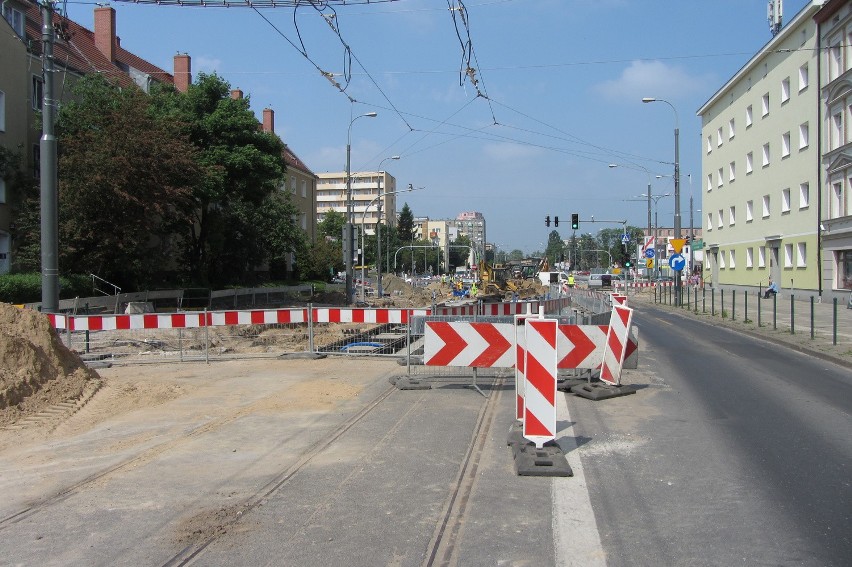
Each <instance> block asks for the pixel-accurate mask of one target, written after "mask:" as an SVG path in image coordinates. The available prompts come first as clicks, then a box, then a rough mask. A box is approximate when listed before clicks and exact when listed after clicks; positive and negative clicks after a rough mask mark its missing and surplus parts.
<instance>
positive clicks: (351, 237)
mask: <svg viewBox="0 0 852 567" xmlns="http://www.w3.org/2000/svg"><path fill="white" fill-rule="evenodd" d="M365 116H366V117H367V118H375V117H376V116H378V113H377V112H367V113H365V114H361V115H359V116H356V117H355V118H353V119H352V120H350V121H349V129H348V130H347V132H346V244H347V245H348V251H347V252H346V254H345V256H346V257H345V258H344V259H343V260H344V264H345V266H346V301H347V302H348V303H352V299H353V297H354V294H353V292H352V291H353V290H352V279H353V273H352V255H353V254H354V253H355V234H354V233H353V228H354V222H353V209H352V177H351V175H350V171H351V170H350V168H351V158H352V124H354V123H355V121H356V120H358V119H359V118H363V117H365ZM344 248H346V246H344Z"/></svg>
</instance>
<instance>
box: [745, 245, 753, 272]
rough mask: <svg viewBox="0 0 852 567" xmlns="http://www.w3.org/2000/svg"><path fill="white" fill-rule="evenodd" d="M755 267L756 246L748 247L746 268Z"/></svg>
mask: <svg viewBox="0 0 852 567" xmlns="http://www.w3.org/2000/svg"><path fill="white" fill-rule="evenodd" d="M753 267H754V248H751V247H749V248H746V268H753Z"/></svg>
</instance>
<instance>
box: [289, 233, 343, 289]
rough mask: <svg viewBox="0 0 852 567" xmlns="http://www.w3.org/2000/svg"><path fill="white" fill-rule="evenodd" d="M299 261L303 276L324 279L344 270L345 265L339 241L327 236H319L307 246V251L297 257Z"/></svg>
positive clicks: (300, 271)
mask: <svg viewBox="0 0 852 567" xmlns="http://www.w3.org/2000/svg"><path fill="white" fill-rule="evenodd" d="M297 263H298V266H299V273H300V274H301V276H302V277H303V278H305V279H318V280H323V281H327V280H328V279H329V278H331V277H333V276H334V274H335V273H337V272H342V271H343V267H344V266H343V257H342V255H341V250H340V245H339V243H335V242H333V241H331V240H329V239H327V238H318V239H317V241H316V242H314V243H312V244H310V245H309V246H307V247H306V250H305V253H304V254H300V255H299V256H298V257H297Z"/></svg>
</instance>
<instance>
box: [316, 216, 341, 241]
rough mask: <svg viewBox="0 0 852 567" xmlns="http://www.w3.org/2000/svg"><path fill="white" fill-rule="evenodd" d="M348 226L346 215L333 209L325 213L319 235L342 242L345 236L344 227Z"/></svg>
mask: <svg viewBox="0 0 852 567" xmlns="http://www.w3.org/2000/svg"><path fill="white" fill-rule="evenodd" d="M345 224H346V215H345V214H343V213H341V212H337V211H335V210H334V209H331V210H330V211H328V212H327V213H325V214H324V215H323V217H322V220H321V221H320V223H319V227H318V228H319V233H320V234H321V235H323V236H328V237H331V238H333V239H335V240H340V239H341V238H342V236H343V226H344V225H345Z"/></svg>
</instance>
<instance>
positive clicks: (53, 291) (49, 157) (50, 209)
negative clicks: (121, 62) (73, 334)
mask: <svg viewBox="0 0 852 567" xmlns="http://www.w3.org/2000/svg"><path fill="white" fill-rule="evenodd" d="M41 20H42V26H41V42H42V69H43V80H44V98H43V99H42V105H41V107H42V108H41V112H42V125H41V128H42V130H41V132H42V134H41V140H40V141H39V152H40V155H39V159H40V162H41V163H40V164H39V175H40V176H41V181H40V187H41V310H42V311H43V312H46V313H55V312H56V311H58V310H59V197H58V192H57V171H56V169H57V168H56V155H57V152H56V135H55V133H54V124H55V122H56V98H55V95H54V88H53V75H54V74H55V73H54V66H53V41H54V35H53V4H52V2H51V1H50V0H43V1H42V3H41Z"/></svg>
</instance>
